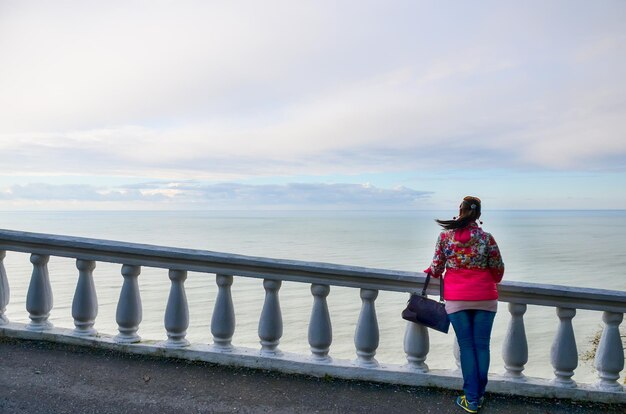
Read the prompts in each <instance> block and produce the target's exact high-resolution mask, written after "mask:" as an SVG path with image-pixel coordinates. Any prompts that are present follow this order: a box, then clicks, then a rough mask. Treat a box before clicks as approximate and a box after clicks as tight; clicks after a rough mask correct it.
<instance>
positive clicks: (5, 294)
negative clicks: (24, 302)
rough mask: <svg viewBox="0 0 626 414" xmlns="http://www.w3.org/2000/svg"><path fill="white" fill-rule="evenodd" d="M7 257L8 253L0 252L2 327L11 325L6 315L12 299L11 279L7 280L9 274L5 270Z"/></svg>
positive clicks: (0, 312) (0, 309) (0, 318)
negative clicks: (6, 324)
mask: <svg viewBox="0 0 626 414" xmlns="http://www.w3.org/2000/svg"><path fill="white" fill-rule="evenodd" d="M6 255H7V252H6V251H4V250H0V325H4V324H5V323H9V318H7V316H6V315H5V314H4V312H5V311H6V309H7V305H8V304H9V299H10V298H11V295H10V290H9V279H7V272H6V270H5V269H4V258H5V256H6Z"/></svg>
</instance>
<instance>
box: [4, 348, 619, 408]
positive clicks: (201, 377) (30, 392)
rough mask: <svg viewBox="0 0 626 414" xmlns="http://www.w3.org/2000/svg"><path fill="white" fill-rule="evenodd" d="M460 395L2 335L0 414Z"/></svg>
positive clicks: (439, 404)
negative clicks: (133, 353) (131, 353)
mask: <svg viewBox="0 0 626 414" xmlns="http://www.w3.org/2000/svg"><path fill="white" fill-rule="evenodd" d="M456 395H457V392H455V391H450V390H441V389H434V388H425V387H408V386H399V385H397V386H396V385H386V384H375V383H367V382H358V381H345V380H337V379H330V378H313V377H307V376H301V375H287V374H280V373H274V372H267V371H261V370H252V369H241V368H231V367H224V366H219V365H214V364H208V363H203V362H190V361H184V360H176V359H165V358H157V357H145V356H138V355H130V354H124V353H120V352H116V351H107V350H100V349H93V348H87V347H79V346H70V345H63V344H55V343H48V342H39V341H25V340H15V339H8V338H0V413H2V414H5V413H7V414H13V413H15V414H39V413H41V414H53V413H54V414H56V413H59V414H60V413H80V414H83V413H84V414H88V413H98V414H100V413H102V414H108V413H124V414H134V413H150V414H156V413H163V414H169V413H174V414H187V413H342V414H343V413H385V414H392V413H401V414H408V413H437V414H446V413H463V412H464V411H463V410H461V409H460V408H458V407H456V406H455V405H454V399H455V398H456ZM481 413H485V414H487V413H507V414H515V413H528V414H535V413H537V414H545V413H563V414H579V413H580V414H582V413H588V414H599V413H620V414H624V413H626V404H621V405H604V404H591V403H580V402H573V401H569V400H554V399H539V398H524V397H515V396H505V395H495V394H489V395H487V402H486V404H485V406H484V407H483V409H482V410H481Z"/></svg>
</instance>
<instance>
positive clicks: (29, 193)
mask: <svg viewBox="0 0 626 414" xmlns="http://www.w3.org/2000/svg"><path fill="white" fill-rule="evenodd" d="M431 194H432V193H431V192H428V191H419V190H414V189H411V188H407V187H398V188H393V189H384V188H378V187H375V186H372V185H369V184H362V185H359V184H311V183H291V184H286V185H246V184H237V183H219V184H203V183H199V182H194V181H187V182H173V183H170V182H148V183H136V184H129V185H124V186H120V187H118V188H107V187H96V186H91V185H73V184H69V185H50V184H41V183H32V184H27V185H14V186H10V187H9V188H7V189H5V190H4V191H2V192H0V200H10V201H14V200H31V201H37V200H47V201H59V200H61V201H84V202H90V201H99V202H123V203H122V204H123V205H125V204H126V203H127V202H139V203H152V204H153V207H154V206H157V205H162V206H163V207H164V208H165V207H167V208H171V207H192V206H198V207H204V208H214V209H222V208H229V209H236V208H247V209H248V208H249V209H255V208H322V209H324V208H326V209H406V208H414V207H416V206H418V205H419V204H420V202H422V201H425V200H427V199H428V198H429V197H430V195H431ZM137 205H139V204H137Z"/></svg>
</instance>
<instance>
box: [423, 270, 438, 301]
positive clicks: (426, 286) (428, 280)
mask: <svg viewBox="0 0 626 414" xmlns="http://www.w3.org/2000/svg"><path fill="white" fill-rule="evenodd" d="M428 283H430V273H426V281H425V282H424V289H422V296H426V289H428ZM439 302H443V275H441V277H440V278H439Z"/></svg>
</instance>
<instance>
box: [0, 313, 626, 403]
mask: <svg viewBox="0 0 626 414" xmlns="http://www.w3.org/2000/svg"><path fill="white" fill-rule="evenodd" d="M2 336H4V337H12V338H19V339H26V340H43V341H49V342H58V343H67V344H72V345H80V346H86V347H93V348H102V349H111V350H116V351H120V352H127V353H134V354H141V355H153V356H161V357H168V358H178V359H185V360H197V361H205V362H210V363H215V364H220V365H227V366H238V367H247V368H256V369H264V370H274V371H279V372H284V373H290V374H303V375H310V376H317V377H324V376H330V377H336V378H343V379H351V380H362V381H373V382H383V383H390V384H402V385H409V386H429V387H439V388H448V389H454V390H461V388H462V385H463V380H462V378H461V377H460V376H459V374H458V373H457V372H456V371H455V370H440V369H435V370H431V371H429V372H428V373H421V372H416V370H415V369H413V368H411V367H408V366H407V365H402V366H400V365H395V364H384V365H381V366H378V367H376V368H369V367H362V366H358V365H356V364H355V363H354V361H350V360H342V359H332V360H331V361H328V362H327V363H323V362H320V361H314V360H312V359H311V356H310V355H301V354H293V353H288V352H282V353H280V354H279V355H276V354H264V353H262V352H261V351H259V350H258V349H251V348H243V347H233V348H232V349H230V350H228V351H226V350H220V349H218V348H216V347H214V346H213V345H208V344H190V345H189V346H188V347H185V348H174V347H168V346H166V345H165V343H164V342H154V341H146V342H139V343H134V344H127V343H119V342H118V341H117V337H116V336H112V335H106V334H100V335H99V336H98V337H81V336H77V335H76V334H75V333H74V331H73V329H63V328H51V329H49V330H46V331H31V330H29V329H27V325H25V324H20V323H13V322H11V323H8V324H5V325H2V326H0V337H2ZM42 352H45V351H42ZM487 391H489V392H493V393H500V394H514V395H522V396H529V397H544V398H564V399H573V400H579V401H596V402H604V403H619V404H626V392H624V391H625V390H624V387H623V386H621V385H620V388H619V389H617V390H606V389H599V388H598V387H597V386H596V384H578V386H577V387H575V388H566V387H562V386H556V385H553V384H552V381H551V380H549V379H542V378H533V377H526V381H524V382H519V381H511V380H510V379H509V378H507V377H506V376H504V375H498V374H490V375H489V384H488V386H487Z"/></svg>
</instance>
